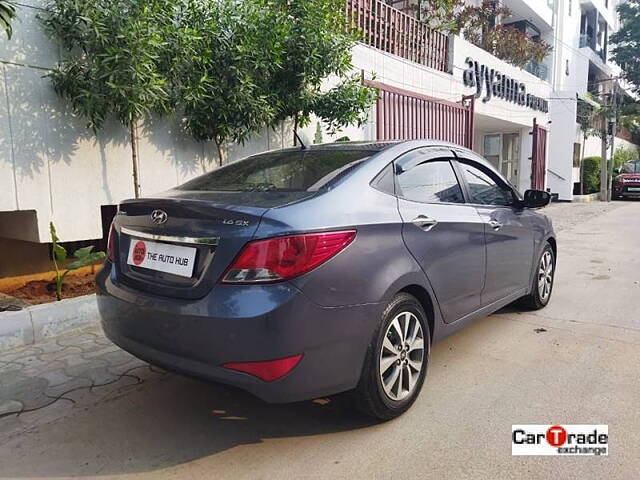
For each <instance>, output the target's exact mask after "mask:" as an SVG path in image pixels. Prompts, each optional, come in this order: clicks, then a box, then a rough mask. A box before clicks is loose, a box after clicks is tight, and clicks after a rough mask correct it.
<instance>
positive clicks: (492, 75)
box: [463, 57, 549, 113]
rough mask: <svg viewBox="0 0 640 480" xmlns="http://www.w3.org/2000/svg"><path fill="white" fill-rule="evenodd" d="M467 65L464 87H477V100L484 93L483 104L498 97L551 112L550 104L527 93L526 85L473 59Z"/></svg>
mask: <svg viewBox="0 0 640 480" xmlns="http://www.w3.org/2000/svg"><path fill="white" fill-rule="evenodd" d="M465 63H466V64H467V68H466V69H465V71H464V73H463V81H464V85H465V86H466V87H475V89H476V94H475V95H476V98H480V97H482V93H483V92H484V98H483V99H482V101H483V102H488V101H489V100H491V98H493V97H496V98H502V99H503V100H506V101H507V102H512V103H515V104H517V105H522V106H523V107H528V108H531V109H533V110H539V111H540V112H544V113H547V112H548V111H549V103H548V102H547V101H546V100H545V99H543V98H540V97H537V96H535V95H531V94H530V93H527V86H526V85H525V84H524V83H522V82H519V81H517V80H514V79H513V78H511V77H509V76H507V75H504V74H502V73H500V72H498V71H497V70H495V69H493V68H489V67H488V66H487V65H484V64H481V63H478V62H476V61H475V60H473V59H472V58H471V57H467V59H466V60H465Z"/></svg>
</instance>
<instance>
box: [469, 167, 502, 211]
mask: <svg viewBox="0 0 640 480" xmlns="http://www.w3.org/2000/svg"><path fill="white" fill-rule="evenodd" d="M460 167H461V168H462V172H463V174H464V177H465V179H466V181H467V183H468V185H469V190H470V191H469V194H470V195H471V201H472V202H473V203H477V204H480V205H512V204H513V202H514V196H513V191H512V190H511V189H509V188H507V187H506V186H502V185H500V184H499V183H498V182H496V181H495V180H494V179H493V178H492V177H491V176H489V175H488V174H487V173H485V172H483V171H482V170H480V169H478V168H476V167H473V166H471V165H469V164H467V163H461V164H460Z"/></svg>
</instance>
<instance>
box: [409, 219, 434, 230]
mask: <svg viewBox="0 0 640 480" xmlns="http://www.w3.org/2000/svg"><path fill="white" fill-rule="evenodd" d="M411 223H413V224H414V225H415V226H416V227H418V228H421V229H422V230H424V231H425V232H428V231H429V230H431V229H432V228H433V227H435V226H436V225H437V224H438V221H437V220H434V219H433V218H429V217H427V216H426V215H418V216H417V217H416V218H414V219H413V220H411Z"/></svg>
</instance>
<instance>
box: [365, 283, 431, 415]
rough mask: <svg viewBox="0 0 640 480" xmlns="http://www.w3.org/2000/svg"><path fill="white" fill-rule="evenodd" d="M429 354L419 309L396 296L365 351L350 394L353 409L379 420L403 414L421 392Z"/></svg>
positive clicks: (428, 336) (426, 324)
mask: <svg viewBox="0 0 640 480" xmlns="http://www.w3.org/2000/svg"><path fill="white" fill-rule="evenodd" d="M398 347H400V348H402V350H400V349H399V348H398ZM430 352H431V333H430V330H429V322H428V321H427V315H426V313H425V311H424V309H423V308H422V305H421V304H420V302H419V301H418V300H417V299H416V298H415V297H414V296H412V295H409V294H408V293H399V294H397V295H396V296H395V297H394V298H393V300H391V302H390V303H389V305H388V306H387V308H386V309H385V311H384V312H383V314H382V318H381V319H380V324H379V325H378V328H377V330H376V333H375V334H374V336H373V339H372V341H371V344H370V345H369V348H368V349H367V355H366V358H365V362H364V367H363V370H362V375H361V377H360V382H359V384H358V387H357V388H356V390H355V392H354V393H355V403H356V406H357V408H358V409H359V410H360V411H362V412H363V413H365V414H367V415H370V416H372V417H376V418H378V419H380V420H391V419H393V418H395V417H398V416H400V415H402V414H403V413H404V412H406V411H407V410H408V409H409V408H410V407H411V405H413V403H414V402H415V400H416V398H417V397H418V394H419V393H420V390H421V389H422V384H423V383H424V378H425V375H426V372H427V366H428V363H429V354H430ZM418 365H419V370H418ZM381 371H382V372H381Z"/></svg>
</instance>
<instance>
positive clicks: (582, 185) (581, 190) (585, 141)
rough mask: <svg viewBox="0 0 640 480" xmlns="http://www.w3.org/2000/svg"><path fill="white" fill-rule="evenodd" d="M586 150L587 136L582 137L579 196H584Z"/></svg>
mask: <svg viewBox="0 0 640 480" xmlns="http://www.w3.org/2000/svg"><path fill="white" fill-rule="evenodd" d="M586 148H587V135H586V134H584V135H583V136H582V155H581V158H580V195H584V151H585V149H586Z"/></svg>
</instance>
